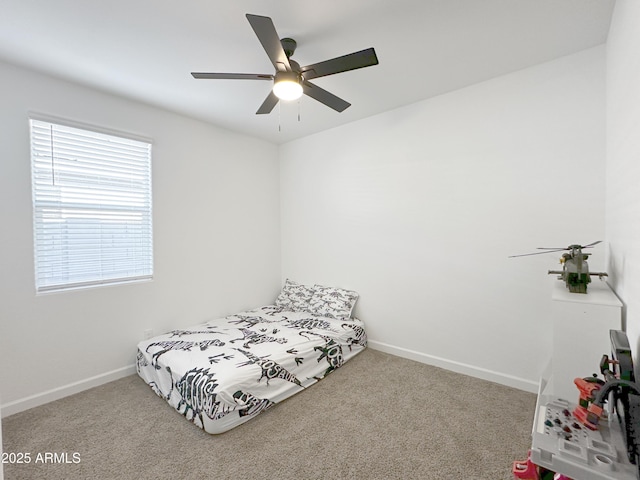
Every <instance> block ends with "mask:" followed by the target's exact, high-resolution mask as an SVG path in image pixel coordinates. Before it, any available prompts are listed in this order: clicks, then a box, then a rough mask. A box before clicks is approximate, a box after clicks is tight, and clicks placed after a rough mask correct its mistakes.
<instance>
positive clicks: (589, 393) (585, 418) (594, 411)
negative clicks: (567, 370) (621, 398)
mask: <svg viewBox="0 0 640 480" xmlns="http://www.w3.org/2000/svg"><path fill="white" fill-rule="evenodd" d="M573 383H575V384H576V387H578V390H579V391H580V398H579V399H578V406H577V407H576V408H575V409H574V410H573V416H574V417H576V418H577V419H578V420H579V421H580V423H582V424H583V425H584V426H585V427H587V428H589V429H591V430H597V429H598V421H597V419H596V420H595V421H594V418H593V417H594V415H595V416H596V417H597V418H600V415H602V408H601V407H599V406H598V405H594V403H593V401H594V399H595V397H596V395H597V394H598V391H599V390H600V389H601V388H602V386H603V385H604V382H603V381H602V380H600V379H599V378H596V377H595V376H593V377H586V378H576V379H575V380H574V381H573Z"/></svg>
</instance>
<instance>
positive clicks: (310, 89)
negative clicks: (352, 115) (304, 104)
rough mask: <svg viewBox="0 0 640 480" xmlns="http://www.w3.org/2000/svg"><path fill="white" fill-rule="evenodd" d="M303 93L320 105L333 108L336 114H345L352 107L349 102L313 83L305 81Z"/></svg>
mask: <svg viewBox="0 0 640 480" xmlns="http://www.w3.org/2000/svg"><path fill="white" fill-rule="evenodd" d="M302 91H303V92H304V94H305V95H308V96H310V97H311V98H313V99H315V100H317V101H319V102H320V103H324V104H325V105H326V106H327V107H330V108H333V109H334V110H335V111H336V112H343V111H344V110H346V109H347V108H349V107H350V106H351V104H350V103H349V102H346V101H344V100H343V99H341V98H339V97H336V96H335V95H334V94H333V93H329V92H327V91H326V90H324V89H322V88H320V87H318V86H317V85H314V84H313V83H311V82H307V81H303V82H302Z"/></svg>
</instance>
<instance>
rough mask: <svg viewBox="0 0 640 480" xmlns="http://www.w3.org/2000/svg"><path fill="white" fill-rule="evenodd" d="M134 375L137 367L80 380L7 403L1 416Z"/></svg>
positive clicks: (3, 406)
mask: <svg viewBox="0 0 640 480" xmlns="http://www.w3.org/2000/svg"><path fill="white" fill-rule="evenodd" d="M134 373H136V366H135V365H129V366H127V367H122V368H118V369H117V370H112V371H110V372H107V373H103V374H101V375H96V376H95V377H91V378H87V379H85V380H80V381H78V382H74V383H70V384H68V385H64V386H62V387H58V388H54V389H53V390H48V391H46V392H42V393H38V394H36V395H31V396H29V397H26V398H21V399H19V400H15V401H13V402H9V403H5V404H4V405H0V414H1V415H2V417H3V418H4V417H8V416H9V415H13V414H14V413H18V412H22V411H24V410H28V409H30V408H33V407H39V406H40V405H44V404H45V403H49V402H53V401H54V400H59V399H61V398H64V397H68V396H69V395H73V394H74V393H79V392H82V391H84V390H88V389H90V388H93V387H97V386H99V385H104V384H105V383H109V382H113V381H114V380H118V379H119V378H123V377H127V376H129V375H133V374H134Z"/></svg>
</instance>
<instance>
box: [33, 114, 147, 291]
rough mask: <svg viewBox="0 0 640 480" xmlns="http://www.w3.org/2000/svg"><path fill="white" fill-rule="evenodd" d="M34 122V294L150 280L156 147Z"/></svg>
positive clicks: (37, 121)
mask: <svg viewBox="0 0 640 480" xmlns="http://www.w3.org/2000/svg"><path fill="white" fill-rule="evenodd" d="M30 124H31V166H32V185H33V209H34V213H33V219H34V243H35V269H36V290H37V291H38V292H46V291H54V290H63V289H68V288H77V287H86V286H93V285H102V284H112V283H120V282H127V281H135V280H143V279H149V278H151V276H152V274H153V239H152V225H151V144H150V143H146V142H141V141H137V140H131V139H128V138H121V137H116V136H112V135H106V134H103V133H96V132H92V131H87V130H82V129H78V128H73V127H69V126H65V125H56V124H53V123H49V122H45V121H40V120H35V119H31V120H30Z"/></svg>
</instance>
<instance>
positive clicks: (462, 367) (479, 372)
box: [367, 340, 538, 393]
mask: <svg viewBox="0 0 640 480" xmlns="http://www.w3.org/2000/svg"><path fill="white" fill-rule="evenodd" d="M367 343H368V345H369V347H371V348H372V349H373V350H379V351H381V352H385V353H390V354H392V355H396V356H398V357H403V358H408V359H409V360H415V361H416V362H420V363H426V364H427V365H433V366H435V367H440V368H444V369H445V370H451V371H453V372H457V373H462V374H464V375H469V376H471V377H476V378H481V379H483V380H488V381H490V382H494V383H499V384H501V385H506V386H508V387H513V388H517V389H518V390H524V391H525V392H531V393H536V392H537V391H538V382H534V381H531V380H526V379H524V378H519V377H515V376H513V375H506V374H504V373H500V372H495V371H492V370H487V369H486V368H480V367H475V366H473V365H468V364H466V363H460V362H455V361H453V360H447V359H446V358H441V357H436V356H434V355H428V354H426V353H422V352H416V351H415V350H409V349H407V348H402V347H396V346H393V345H389V344H387V343H383V342H377V341H375V340H369V341H368V342H367Z"/></svg>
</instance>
